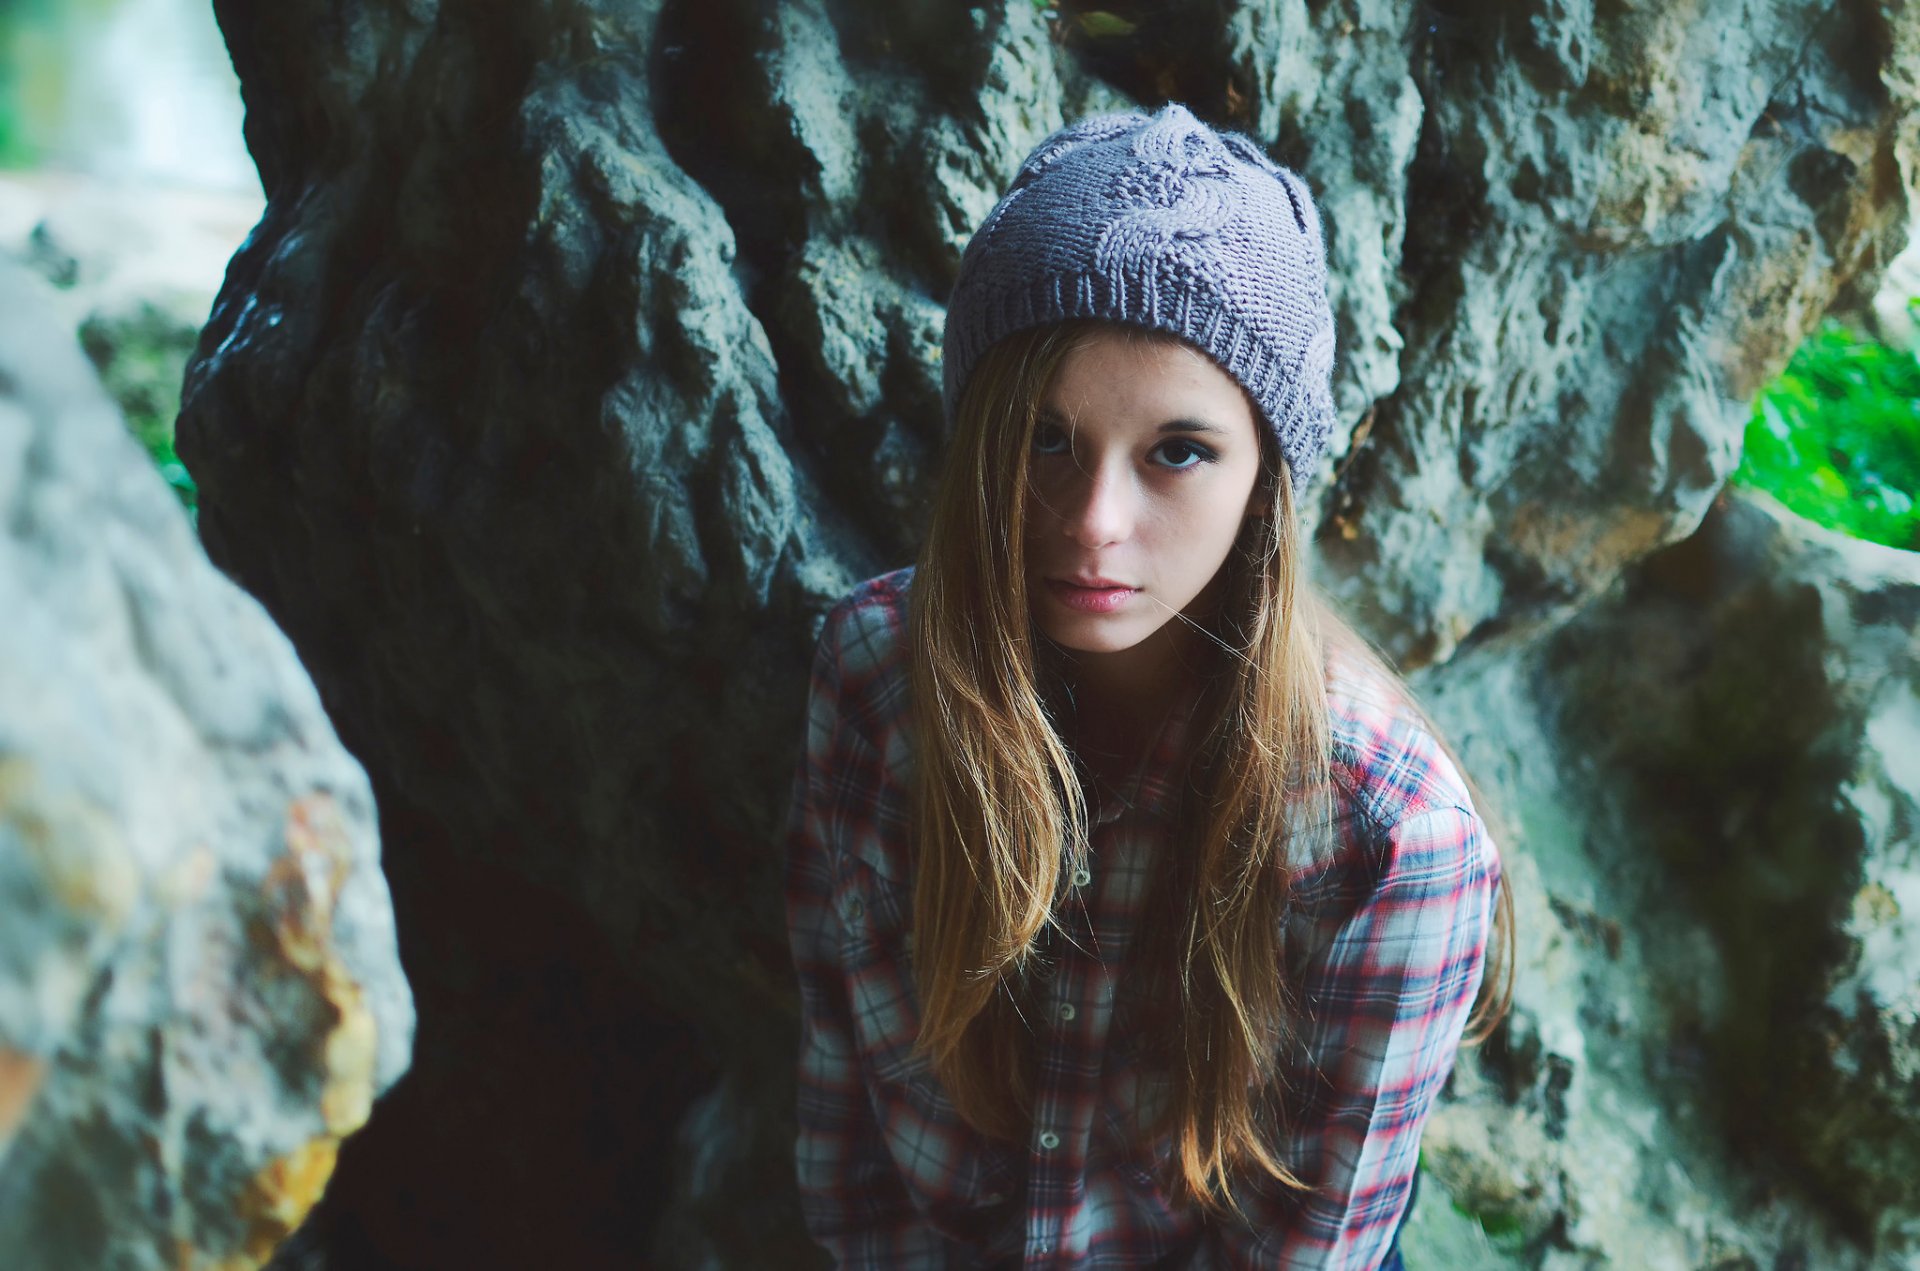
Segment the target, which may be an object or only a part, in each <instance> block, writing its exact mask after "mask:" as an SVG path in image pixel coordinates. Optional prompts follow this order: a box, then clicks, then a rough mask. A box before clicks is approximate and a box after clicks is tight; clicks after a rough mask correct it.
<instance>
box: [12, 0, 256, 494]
mask: <svg viewBox="0 0 1920 1271" xmlns="http://www.w3.org/2000/svg"><path fill="white" fill-rule="evenodd" d="M243 116H244V110H243V108H242V105H241V101H240V83H239V81H238V80H237V79H236V78H235V77H234V73H233V64H232V62H231V61H230V59H229V58H228V56H227V47H226V44H225V43H224V42H223V41H222V40H221V38H220V30H219V27H218V26H217V25H216V24H215V22H214V17H213V9H212V6H211V5H209V4H207V3H205V0H5V2H4V3H0V250H4V251H5V252H7V253H8V254H10V255H12V256H14V257H16V258H18V259H20V260H23V261H25V262H26V263H27V264H28V265H29V266H30V267H31V268H32V270H33V271H34V273H36V274H37V275H39V277H40V278H42V279H43V280H44V281H45V282H46V284H47V288H48V290H49V291H50V292H52V293H54V294H55V295H56V296H57V298H58V305H57V308H58V311H59V312H61V313H63V314H65V315H67V316H68V317H69V318H70V320H71V321H72V322H73V324H74V326H75V328H76V330H77V331H78V333H79V335H80V338H81V340H82V343H83V344H84V346H85V347H86V350H87V354H88V356H89V357H91V358H92V359H93V361H94V363H95V365H96V366H98V367H99V369H100V371H101V374H102V377H103V379H104V380H105V381H106V384H107V386H108V389H109V391H110V392H112V394H113V395H114V397H115V398H116V399H117V400H118V401H119V403H120V405H121V407H122V409H123V410H124V411H125V412H126V415H127V420H128V423H129V425H130V426H131V427H132V428H133V429H134V431H135V432H136V434H137V435H138V436H139V438H140V440H141V441H142V442H143V443H144V444H145V445H146V447H147V449H148V451H149V453H151V454H152V455H153V456H154V459H155V462H156V463H158V464H159V465H160V467H161V471H162V473H163V475H165V477H166V478H167V481H168V483H169V484H170V485H172V486H173V488H174V489H175V490H176V491H177V492H178V493H179V496H180V498H181V499H182V500H183V501H184V502H185V503H186V504H187V505H188V507H189V508H191V507H192V506H193V497H194V488H193V479H192V477H191V476H190V475H189V474H188V473H187V471H186V469H185V468H184V467H183V466H182V465H181V464H180V463H179V462H178V460H177V459H176V458H175V457H174V454H173V421H174V416H175V415H176V414H178V412H179V406H180V380H181V374H182V372H183V370H184V369H185V366H186V360H187V356H188V354H189V353H191V352H192V349H193V345H194V341H195V340H196V339H197V338H198V336H199V330H200V326H201V324H202V323H204V322H205V321H206V318H207V311H208V309H209V308H210V307H211V305H212V303H213V296H214V293H215V291H217V290H218V288H219V286H220V280H221V278H222V277H223V276H224V274H225V272H226V266H227V261H228V260H229V259H230V258H231V257H232V255H233V253H234V251H235V250H237V249H238V248H239V246H240V244H241V243H242V242H243V241H244V240H245V238H246V235H247V231H248V230H249V229H251V228H252V226H253V224H254V222H255V221H257V220H258V219H259V216H260V212H261V209H262V207H263V205H264V202H263V197H262V194H261V190H260V180H259V177H258V175H257V174H256V173H255V171H254V166H253V161H252V159H251V158H249V157H248V154H247V148H246V143H245V141H244V140H243V139H242V137H241V123H242V119H243Z"/></svg>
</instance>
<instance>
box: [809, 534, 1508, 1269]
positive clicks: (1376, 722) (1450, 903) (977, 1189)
mask: <svg viewBox="0 0 1920 1271" xmlns="http://www.w3.org/2000/svg"><path fill="white" fill-rule="evenodd" d="M911 579H912V570H911V569H903V570H899V571H896V572H894V573H891V574H886V575H883V576H881V577H879V578H876V579H872V580H870V581H868V582H866V583H863V584H861V585H860V586H859V587H858V588H856V589H855V590H854V591H853V593H852V594H851V595H850V596H848V597H847V598H846V599H845V600H843V601H842V602H841V603H840V604H839V605H838V606H836V607H835V608H834V609H833V611H832V612H831V613H830V614H829V615H828V618H827V621H826V625H825V627H824V630H823V632H822V634H821V638H820V642H819V647H818V652H817V654H816V657H815V661H814V668H813V679H812V687H811V696H810V705H809V712H808V720H807V734H806V750H805V756H804V758H803V760H802V763H801V765H800V770H799V773H798V776H797V779H796V781H795V785H794V802H793V807H792V815H791V821H790V830H789V834H788V842H787V852H788V859H787V866H786V869H787V873H786V879H787V892H786V895H787V915H788V930H789V936H790V939H791V942H792V949H793V957H794V964H795V968H796V970H797V972H798V975H799V981H800V997H801V1028H802V1038H801V1050H800V1063H799V1078H800V1081H799V1137H798V1144H797V1153H796V1156H797V1164H798V1171H799V1185H800V1194H801V1201H802V1208H803V1213H804V1215H805V1219H806V1222H807V1225H808V1228H809V1229H810V1231H811V1232H812V1234H813V1236H814V1238H815V1239H816V1240H818V1241H819V1242H820V1243H821V1244H823V1245H825V1246H826V1247H827V1249H829V1250H830V1251H831V1252H832V1253H833V1254H834V1255H835V1257H836V1259H837V1260H838V1261H839V1262H840V1263H841V1264H842V1265H845V1266H854V1267H887V1268H896V1267H975V1266H978V1267H1002V1266H1025V1267H1063V1268H1064V1267H1073V1268H1106V1267H1115V1268H1117V1267H1142V1266H1166V1267H1175V1266H1178V1267H1195V1268H1214V1267H1256V1266H1257V1267H1296V1268H1304V1267H1316V1268H1372V1267H1376V1266H1378V1265H1379V1263H1380V1262H1381V1260H1382V1259H1383V1258H1384V1257H1385V1255H1386V1253H1387V1250H1388V1245H1389V1242H1390V1240H1391V1239H1392V1236H1393V1234H1394V1232H1395V1229H1396V1227H1397V1225H1398V1223H1399V1220H1400V1218H1401V1215H1402V1214H1403V1212H1404V1211H1405V1208H1406V1204H1407V1198H1408V1193H1409V1190H1410V1188H1411V1186H1412V1181H1413V1175H1414V1171H1415V1168H1416V1165H1417V1159H1418V1151H1419V1140H1420V1130H1421V1127H1422V1125H1423V1124H1424V1122H1425V1120H1426V1117H1427V1114H1428V1112H1429V1110H1430V1109H1431V1108H1432V1106H1433V1101H1434V1098H1435V1096H1436V1095H1437V1094H1438V1092H1439V1090H1440V1087H1441V1085H1442V1084H1443V1083H1444V1081H1445V1080H1446V1077H1447V1075H1448V1073H1449V1071H1450V1070H1451V1068H1452V1066H1453V1061H1454V1054H1455V1051H1456V1049H1457V1048H1458V1045H1459V1040H1460V1036H1461V1032H1462V1030H1463V1026H1464V1023H1465V1020H1466V1016H1467V1014H1468V1011H1469V1009H1470V1007H1471V1004H1472V1002H1473V999H1474V994H1475V992H1476V990H1477V988H1478V986H1479V984H1480V980H1481V976H1482V970H1483V963H1484V958H1485V950H1486V941H1487V936H1488V931H1489V927H1490V924H1491V919H1492V902H1493V897H1494V892H1495V886H1496V884H1497V882H1498V880H1499V876H1500V862H1499V857H1498V855H1497V853H1496V851H1495V848H1494V845H1493V843H1492V841H1491V840H1490V838H1489V837H1488V835H1487V832H1486V829H1485V827H1484V825H1483V823H1482V822H1481V820H1480V818H1479V816H1478V815H1476V814H1475V812H1474V811H1473V806H1472V803H1471V802H1470V799H1469V796H1468V794H1467V791H1466V789H1465V786H1464V784H1463V782H1462V781H1461V778H1460V776H1459V773H1458V771H1457V770H1456V769H1455V768H1454V767H1453V765H1452V764H1451V763H1450V762H1449V761H1448V759H1447V758H1446V755H1445V752H1443V751H1442V750H1441V749H1440V748H1439V746H1438V745H1437V744H1436V742H1435V741H1434V739H1433V737H1432V736H1431V734H1429V733H1428V732H1426V731H1425V730H1424V729H1423V728H1422V727H1421V726H1420V725H1419V724H1418V722H1417V720H1416V719H1415V717H1414V716H1412V715H1411V714H1410V713H1408V711H1407V709H1406V707H1405V704H1404V702H1401V703H1400V705H1399V707H1398V709H1396V708H1395V702H1396V700H1398V699H1397V698H1396V697H1395V696H1394V694H1392V692H1391V691H1390V686H1387V685H1383V684H1380V683H1378V682H1374V681H1367V680H1363V679H1362V678H1359V673H1358V672H1357V671H1356V670H1355V669H1354V668H1352V667H1343V666H1342V665H1340V664H1339V663H1337V662H1334V661H1330V662H1329V669H1328V699H1329V707H1330V710H1331V714H1332V721H1331V723H1332V740H1333V760H1334V764H1335V767H1336V768H1337V769H1344V772H1343V774H1342V775H1343V776H1344V777H1345V778H1346V779H1347V780H1346V782H1345V784H1346V786H1347V788H1349V789H1352V790H1355V791H1357V792H1358V794H1357V795H1354V796H1351V797H1348V796H1344V795H1342V796H1336V813H1337V816H1336V823H1335V833H1334V835H1333V839H1334V843H1333V847H1332V850H1331V853H1330V854H1325V855H1323V857H1322V859H1319V860H1303V859H1295V860H1294V861H1293V862H1292V864H1293V866H1294V867H1295V869H1296V871H1297V872H1296V875H1295V884H1294V887H1295V891H1294V899H1293V907H1292V909H1291V911H1290V912H1291V915H1292V916H1291V917H1290V918H1289V920H1288V923H1287V929H1286V939H1285V947H1286V963H1287V965H1286V966H1285V967H1284V968H1276V973H1277V974H1284V975H1286V976H1288V977H1289V978H1290V980H1291V983H1292V984H1293V986H1294V987H1295V989H1296V992H1295V995H1294V999H1293V1000H1295V1001H1296V1002H1298V1003H1300V1004H1301V1006H1302V1007H1303V1008H1304V1011H1305V1014H1306V1018H1305V1019H1304V1021H1302V1022H1301V1024H1300V1027H1299V1031H1298V1034H1297V1036H1296V1038H1295V1039H1294V1041H1293V1043H1292V1045H1291V1046H1290V1047H1289V1050H1290V1052H1291V1051H1298V1053H1297V1054H1290V1056H1288V1057H1284V1062H1285V1063H1286V1065H1287V1067H1286V1070H1287V1071H1288V1072H1289V1073H1290V1074H1291V1077H1292V1086H1291V1089H1290V1091H1289V1093H1288V1095H1287V1099H1288V1110H1289V1117H1288V1138H1287V1141H1286V1142H1284V1143H1279V1144H1276V1145H1275V1146H1276V1147H1277V1148H1278V1150H1279V1152H1280V1156H1281V1159H1282V1160H1284V1161H1286V1162H1287V1163H1288V1165H1289V1168H1291V1169H1293V1170H1294V1172H1295V1173H1296V1174H1298V1175H1299V1176H1300V1177H1301V1178H1302V1179H1303V1180H1304V1181H1306V1182H1308V1183H1310V1184H1311V1185H1312V1188H1313V1189H1312V1191H1310V1192H1308V1193H1305V1194H1298V1193H1289V1192H1285V1191H1283V1190H1282V1189H1280V1188H1279V1187H1277V1186H1276V1185H1274V1184H1272V1183H1270V1182H1267V1181H1265V1180H1248V1181H1246V1182H1244V1183H1242V1184H1241V1185H1239V1186H1238V1187H1237V1189H1236V1194H1237V1195H1238V1197H1239V1199H1240V1201H1241V1205H1242V1208H1243V1210H1244V1213H1245V1215H1246V1218H1245V1220H1244V1221H1242V1220H1239V1219H1213V1218H1209V1217H1206V1216H1205V1215H1204V1214H1202V1213H1201V1212H1199V1211H1198V1210H1197V1209H1196V1208H1195V1207H1193V1206H1192V1205H1190V1204H1187V1205H1180V1204H1175V1203H1173V1202H1172V1201H1170V1200H1169V1198H1168V1196H1167V1195H1166V1193H1165V1192H1164V1191H1163V1189H1162V1187H1161V1185H1160V1183H1159V1181H1158V1177H1159V1173H1160V1167H1161V1165H1162V1163H1163V1162H1164V1160H1165V1157H1166V1153H1167V1145H1166V1144H1165V1143H1164V1142H1160V1143H1150V1142H1146V1141H1145V1140H1144V1137H1143V1134H1142V1132H1141V1128H1140V1127H1141V1126H1142V1124H1143V1123H1144V1122H1145V1121H1146V1120H1147V1119H1149V1117H1150V1114H1151V1113H1152V1111H1153V1109H1154V1107H1155V1103H1154V1100H1155V1096H1156V1093H1158V1094H1160V1095H1162V1096H1164V1092H1165V1087H1164V1079H1162V1078H1157V1077H1156V1074H1155V1072H1153V1071H1152V1070H1151V1069H1150V1068H1149V1067H1148V1066H1147V1065H1145V1064H1143V1063H1142V1062H1140V1057H1139V1054H1138V1048H1137V1045H1136V1042H1137V1039H1138V1037H1139V1035H1140V1034H1139V1030H1138V1028H1137V1027H1135V1025H1136V1024H1137V1022H1138V1017H1137V1016H1136V1015H1135V1014H1134V1009H1135V1007H1134V1003H1133V996H1134V995H1132V994H1130V993H1129V991H1128V990H1129V979H1128V961H1127V954H1128V946H1129V942H1130V939H1131V936H1132V933H1133V929H1134V927H1135V924H1136V922H1137V919H1138V915H1139V914H1140V912H1141V910H1142V908H1143V907H1144V905H1145V904H1146V903H1147V896H1146V891H1147V888H1148V883H1149V877H1150V873H1149V865H1150V864H1151V862H1152V859H1153V855H1154V853H1155V851H1156V850H1158V849H1159V848H1160V847H1161V846H1162V844H1163V843H1164V841H1165V839H1166V837H1167V826H1168V820H1167V810H1168V804H1169V797H1168V796H1169V794H1170V793H1171V791H1170V788H1169V785H1168V782H1169V774H1170V769H1171V766H1172V765H1171V764H1170V760H1171V758H1172V756H1173V755H1174V753H1176V751H1177V747H1178V741H1179V738H1180V735H1181V733H1182V730H1183V728H1184V727H1185V723H1186V717H1185V714H1184V713H1182V712H1176V716H1175V718H1173V719H1172V720H1170V721H1169V723H1168V725H1167V726H1166V727H1164V728H1163V730H1162V732H1161V735H1160V737H1159V739H1158V740H1157V741H1156V743H1155V745H1154V747H1153V749H1152V750H1150V752H1149V758H1148V760H1147V762H1146V763H1145V764H1144V765H1143V767H1142V769H1141V770H1140V771H1139V773H1137V774H1136V777H1135V779H1134V780H1133V782H1132V783H1131V784H1130V785H1129V786H1128V787H1127V788H1125V789H1123V790H1122V791H1120V792H1118V793H1116V794H1114V795H1111V796H1106V797H1103V798H1101V799H1099V800H1098V801H1097V802H1096V803H1095V804H1094V806H1093V807H1092V808H1090V816H1091V819H1092V821H1093V826H1092V832H1091V839H1090V848H1091V851H1090V858H1089V867H1088V868H1087V869H1086V870H1085V871H1082V872H1081V873H1079V874H1077V875H1076V876H1075V877H1074V878H1073V879H1072V880H1071V886H1070V888H1069V889H1068V890H1067V895H1068V897H1069V899H1068V900H1067V901H1064V902H1063V903H1062V905H1061V907H1060V912H1061V914H1062V917H1063V920H1064V921H1065V923H1066V931H1067V934H1068V937H1069V938H1067V939H1065V940H1062V941H1059V942H1058V943H1057V949H1056V952H1057V955H1058V956H1057V957H1055V958H1053V959H1051V961H1052V963H1053V967H1052V971H1051V974H1050V975H1048V976H1047V978H1046V980H1045V982H1044V986H1043V989H1042V995H1041V999H1040V1000H1041V1002H1042V1010H1041V1012H1040V1018H1038V1019H1035V1020H1034V1021H1033V1025H1034V1028H1035V1031H1036V1039H1035V1068H1034V1073H1035V1078H1034V1081H1035V1089H1034V1111H1033V1117H1032V1122H1031V1129H1030V1132H1029V1134H1028V1135H1027V1139H1026V1142H1025V1143H1024V1144H1023V1145H1019V1146H1016V1145H1012V1144H1007V1143H1004V1142H998V1141H994V1140H990V1139H987V1138H985V1137H984V1136H982V1135H980V1134H978V1133H976V1132H975V1131H974V1130H972V1129H971V1128H970V1127H969V1126H967V1125H966V1124H965V1123H964V1122H963V1121H961V1120H960V1118H959V1117H958V1116H957V1115H956V1113H955V1111H954V1109H953V1106H952V1104H951V1102H950V1101H949V1100H948V1099H947V1097H946V1096H945V1094H944V1092H943V1091H942V1089H941V1087H940V1086H939V1084H938V1083H937V1081H936V1080H935V1079H934V1077H933V1074H932V1071H931V1068H930V1066H929V1065H928V1063H927V1062H926V1061H925V1060H923V1059H922V1058H921V1057H919V1056H918V1055H916V1054H915V1053H914V1039H915V1036H916V1034H917V1032H918V1029H919V1013H918V1008H917V1005H916V1002H915V994H914V988H913V977H912V973H911V969H910V962H909V958H910V955H911V951H912V932H911V930H910V926H911V921H912V881H911V878H912V865H911V862H910V860H909V856H908V851H907V846H906V831H907V809H908V802H907V789H908V787H907V779H908V773H909V771H910V765H911V755H910V753H909V739H908V728H907V709H908V700H907V698H908V684H907V651H906V640H905V634H906V623H907V605H906V593H907V588H908V586H909V585H910V583H911ZM1191 706H1192V704H1191V702H1189V703H1188V704H1187V706H1186V710H1187V711H1190V710H1191ZM1162 1106H1164V1105H1162Z"/></svg>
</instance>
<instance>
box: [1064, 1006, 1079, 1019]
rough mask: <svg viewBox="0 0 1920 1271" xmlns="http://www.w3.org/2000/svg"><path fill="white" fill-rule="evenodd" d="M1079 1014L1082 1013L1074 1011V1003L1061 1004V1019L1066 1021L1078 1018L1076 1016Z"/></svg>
mask: <svg viewBox="0 0 1920 1271" xmlns="http://www.w3.org/2000/svg"><path fill="white" fill-rule="evenodd" d="M1079 1013H1080V1012H1079V1011H1076V1010H1074V1009H1073V1003H1072V1002H1062V1003H1060V1018H1061V1019H1064V1020H1070V1019H1072V1018H1073V1017H1074V1016H1076V1015H1078V1014H1079Z"/></svg>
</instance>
